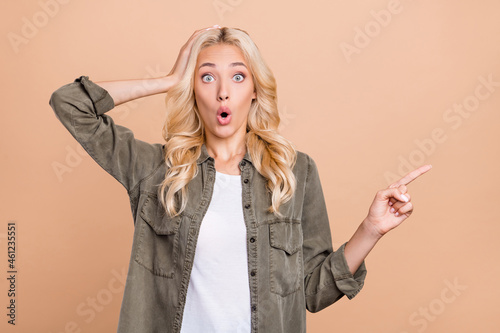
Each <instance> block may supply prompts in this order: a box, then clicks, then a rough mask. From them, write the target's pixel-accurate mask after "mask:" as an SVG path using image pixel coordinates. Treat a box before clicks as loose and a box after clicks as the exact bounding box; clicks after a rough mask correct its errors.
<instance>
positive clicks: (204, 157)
mask: <svg viewBox="0 0 500 333" xmlns="http://www.w3.org/2000/svg"><path fill="white" fill-rule="evenodd" d="M208 159H212V160H213V157H212V156H210V155H209V154H208V151H207V146H206V145H205V143H203V144H202V145H201V153H200V157H199V158H198V160H197V161H196V163H198V164H202V163H204V162H205V161H206V160H208ZM243 159H244V160H246V161H248V162H250V163H252V159H251V157H250V154H249V153H248V149H247V151H246V153H245V156H243Z"/></svg>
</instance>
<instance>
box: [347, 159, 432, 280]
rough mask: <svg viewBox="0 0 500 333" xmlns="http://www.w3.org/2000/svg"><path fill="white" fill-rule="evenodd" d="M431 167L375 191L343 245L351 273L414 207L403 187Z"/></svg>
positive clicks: (424, 167)
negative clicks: (356, 225)
mask: <svg viewBox="0 0 500 333" xmlns="http://www.w3.org/2000/svg"><path fill="white" fill-rule="evenodd" d="M431 168H432V166H431V165H424V166H421V167H420V168H418V169H415V170H413V171H412V172H410V173H408V174H407V175H406V176H404V177H403V178H401V179H400V180H398V181H397V182H395V183H393V184H391V185H390V186H389V187H388V188H386V189H384V190H380V191H378V192H377V194H376V195H375V198H374V199H373V203H372V204H371V206H370V209H369V212H368V215H367V217H366V218H365V219H364V220H363V222H362V223H361V224H360V225H359V227H358V229H357V230H356V232H355V233H354V235H353V236H352V237H351V239H350V240H349V242H347V244H346V246H345V258H346V261H347V263H348V265H349V269H350V271H351V273H354V272H355V271H356V270H357V269H358V267H359V266H360V265H361V263H362V262H363V260H365V258H366V256H367V255H368V253H370V251H371V250H372V249H373V247H374V246H375V244H376V243H377V242H378V241H379V240H380V238H382V236H383V235H385V234H386V233H387V232H389V231H390V230H392V229H394V228H395V227H397V226H398V225H400V224H401V223H402V222H403V221H404V220H406V219H407V218H408V217H410V215H411V213H412V212H413V205H412V203H411V202H410V201H411V196H410V194H409V193H408V189H407V187H406V185H408V184H409V183H410V182H411V181H413V180H415V179H416V178H417V177H419V176H420V175H422V174H424V173H426V172H427V171H429V170H430V169H431Z"/></svg>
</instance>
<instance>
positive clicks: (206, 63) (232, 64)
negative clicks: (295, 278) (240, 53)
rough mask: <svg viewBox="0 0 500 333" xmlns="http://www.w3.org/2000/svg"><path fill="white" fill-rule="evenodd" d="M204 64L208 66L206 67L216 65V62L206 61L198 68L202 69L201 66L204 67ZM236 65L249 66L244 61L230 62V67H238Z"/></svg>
mask: <svg viewBox="0 0 500 333" xmlns="http://www.w3.org/2000/svg"><path fill="white" fill-rule="evenodd" d="M204 66H206V67H216V66H215V64H214V63H211V62H204V63H203V64H201V65H200V67H199V68H198V69H200V68H202V67H204ZM236 66H243V67H245V68H246V67H247V66H246V65H245V64H244V63H242V62H232V63H230V64H229V67H236Z"/></svg>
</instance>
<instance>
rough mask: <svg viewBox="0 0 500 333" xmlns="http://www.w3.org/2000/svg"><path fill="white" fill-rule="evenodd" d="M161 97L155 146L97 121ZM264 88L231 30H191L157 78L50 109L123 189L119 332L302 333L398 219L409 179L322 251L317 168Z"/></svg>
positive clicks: (267, 79) (81, 90)
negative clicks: (124, 248) (129, 227)
mask: <svg viewBox="0 0 500 333" xmlns="http://www.w3.org/2000/svg"><path fill="white" fill-rule="evenodd" d="M159 93H167V95H166V108H167V109H166V117H167V118H166V121H165V125H164V130H163V135H164V138H165V143H164V144H150V143H146V142H143V141H141V140H138V139H136V138H135V137H134V135H133V133H132V132H131V131H130V130H129V129H128V128H125V127H123V126H120V125H116V124H115V123H114V121H113V119H112V118H111V117H110V116H108V115H106V112H108V111H110V110H111V109H113V108H114V107H115V106H116V105H119V104H122V103H126V102H128V101H131V100H134V99H137V98H141V97H145V96H149V95H153V94H159ZM276 98H277V97H276V83H275V79H274V77H273V74H272V72H271V71H270V70H269V68H268V67H267V66H266V64H265V62H264V60H263V59H262V57H261V55H260V53H259V50H258V48H257V47H256V46H255V44H254V43H253V41H252V40H251V39H250V37H249V36H248V34H247V33H245V32H244V31H242V30H239V29H229V28H221V27H219V26H214V27H211V28H206V29H201V30H198V31H196V32H195V33H194V34H193V35H192V36H191V38H189V40H188V41H187V43H186V44H185V45H184V46H183V47H182V49H181V51H180V53H179V56H178V58H177V61H176V63H175V65H174V66H173V68H172V71H171V72H170V74H169V75H167V76H165V77H160V78H154V79H144V80H124V81H107V82H97V83H94V82H92V81H91V80H90V79H89V77H87V76H81V77H79V78H78V79H76V80H75V81H74V82H72V83H69V84H67V85H65V86H62V87H61V88H59V89H58V90H56V91H55V92H54V93H53V94H52V96H51V100H50V105H51V106H52V108H53V109H54V111H55V113H56V115H57V117H58V118H59V119H60V121H61V122H62V123H63V124H64V126H65V127H66V128H67V129H68V130H69V131H70V133H71V134H72V135H73V136H74V137H75V139H76V140H78V142H79V143H80V144H81V145H82V146H83V148H84V149H85V150H86V151H87V152H88V153H89V154H90V156H92V158H93V159H94V160H95V161H96V162H97V163H99V165H101V167H103V168H104V169H105V170H106V171H107V172H108V173H110V174H111V175H112V176H113V177H115V178H116V179H117V180H118V181H119V182H120V183H121V184H122V185H123V186H124V187H125V188H126V190H127V192H128V194H129V196H130V204H131V208H132V213H133V217H134V224H135V227H134V228H135V231H134V239H133V244H132V255H131V258H130V266H129V271H128V277H127V282H126V286H125V291H124V296H123V303H122V306H121V312H120V317H119V324H118V332H120V333H126V332H134V333H137V332H183V333H188V332H189V333H191V332H219V333H220V332H272V333H277V332H286V333H293V332H305V331H306V309H307V310H309V311H310V312H317V311H320V310H322V309H324V308H325V307H327V306H329V305H331V304H332V303H334V302H336V301H337V300H338V299H340V298H341V297H342V296H344V295H346V296H347V297H348V298H349V299H351V298H353V297H354V296H355V295H356V294H357V293H358V292H359V291H360V290H361V288H362V286H363V284H364V279H365V275H366V268H365V264H364V260H365V258H366V256H367V255H368V253H369V252H370V250H371V249H372V248H373V246H374V245H375V244H376V243H377V241H378V240H379V239H380V238H381V237H382V236H383V235H384V234H386V233H387V232H388V231H389V230H391V229H393V228H394V227H396V226H397V225H399V224H400V223H401V222H403V221H404V220H405V219H406V218H408V217H409V216H410V214H411V213H412V210H413V206H412V204H411V202H410V201H411V196H410V195H409V193H408V191H407V187H406V185H407V184H408V183H409V182H411V181H412V180H414V179H415V178H417V177H418V176H419V175H421V174H423V173H424V172H426V171H428V170H429V169H430V167H431V166H430V165H426V166H422V167H420V168H418V169H416V170H415V171H412V172H411V173H409V174H408V175H406V176H405V177H403V178H402V179H401V180H399V181H398V182H396V183H394V184H392V185H391V186H390V187H388V188H387V189H384V190H380V191H378V192H377V194H376V196H375V198H374V200H373V203H372V205H371V206H370V208H369V211H368V215H367V217H366V218H365V219H364V220H363V221H362V222H361V224H360V226H359V228H358V229H357V231H356V232H355V233H354V235H353V236H352V238H351V239H350V240H349V241H348V242H346V243H345V244H343V245H342V246H340V248H339V249H337V250H336V251H333V248H332V241H331V234H330V227H329V221H328V216H327V209H326V205H325V199H324V197H323V192H322V188H321V183H320V179H319V172H318V168H317V166H316V164H315V162H314V161H313V160H312V159H311V157H310V156H308V155H307V154H305V153H303V152H300V151H297V150H296V149H295V148H294V146H293V145H292V143H290V142H289V141H288V140H286V139H285V138H284V137H282V136H281V135H280V134H279V133H278V132H277V129H278V125H279V122H280V119H279V115H278V110H277V104H276V101H277V99H276Z"/></svg>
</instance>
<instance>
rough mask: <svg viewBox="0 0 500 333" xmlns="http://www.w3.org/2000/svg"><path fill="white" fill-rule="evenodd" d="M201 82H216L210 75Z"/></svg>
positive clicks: (203, 77) (202, 78)
mask: <svg viewBox="0 0 500 333" xmlns="http://www.w3.org/2000/svg"><path fill="white" fill-rule="evenodd" d="M201 80H202V81H203V82H212V81H213V80H214V77H213V76H212V75H210V74H205V75H203V76H202V77H201Z"/></svg>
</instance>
